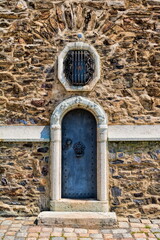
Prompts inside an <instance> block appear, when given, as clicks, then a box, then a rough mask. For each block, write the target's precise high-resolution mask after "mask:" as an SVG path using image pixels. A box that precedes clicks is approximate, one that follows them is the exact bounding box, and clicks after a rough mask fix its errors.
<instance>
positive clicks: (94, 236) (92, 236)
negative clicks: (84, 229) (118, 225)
mask: <svg viewBox="0 0 160 240" xmlns="http://www.w3.org/2000/svg"><path fill="white" fill-rule="evenodd" d="M90 237H91V238H102V237H103V236H102V234H101V233H91V234H90Z"/></svg>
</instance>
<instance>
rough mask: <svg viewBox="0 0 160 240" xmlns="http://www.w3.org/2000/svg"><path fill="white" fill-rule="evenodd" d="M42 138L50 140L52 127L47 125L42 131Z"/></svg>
mask: <svg viewBox="0 0 160 240" xmlns="http://www.w3.org/2000/svg"><path fill="white" fill-rule="evenodd" d="M40 139H44V140H49V139H50V127H49V126H45V127H44V128H43V130H42V131H41V133H40Z"/></svg>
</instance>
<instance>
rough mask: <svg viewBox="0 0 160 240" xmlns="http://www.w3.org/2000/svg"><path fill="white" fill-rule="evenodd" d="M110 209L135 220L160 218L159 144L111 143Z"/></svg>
mask: <svg viewBox="0 0 160 240" xmlns="http://www.w3.org/2000/svg"><path fill="white" fill-rule="evenodd" d="M109 162H110V174H111V176H110V199H111V210H112V211H115V212H116V213H117V215H122V216H133V217H151V218H153V217H159V216H160V143H159V142H141V143H137V142H128V143H127V142H119V143H118V142H117V143H116V142H113V143H109Z"/></svg>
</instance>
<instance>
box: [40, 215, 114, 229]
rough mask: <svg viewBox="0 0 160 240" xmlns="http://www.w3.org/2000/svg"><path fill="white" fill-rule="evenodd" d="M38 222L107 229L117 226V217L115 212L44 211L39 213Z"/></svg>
mask: <svg viewBox="0 0 160 240" xmlns="http://www.w3.org/2000/svg"><path fill="white" fill-rule="evenodd" d="M37 223H38V225H47V226H54V227H71V228H88V229H102V228H103V229H105V228H109V227H112V228H113V227H117V217H116V214H115V213H114V212H106V213H103V212H52V211H44V212H41V213H40V214H39V215H38V218H37Z"/></svg>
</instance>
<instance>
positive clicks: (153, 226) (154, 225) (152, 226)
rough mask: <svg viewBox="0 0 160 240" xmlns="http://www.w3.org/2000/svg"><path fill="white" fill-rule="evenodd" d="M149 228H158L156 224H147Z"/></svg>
mask: <svg viewBox="0 0 160 240" xmlns="http://www.w3.org/2000/svg"><path fill="white" fill-rule="evenodd" d="M147 226H149V227H150V228H159V226H158V224H147Z"/></svg>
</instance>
